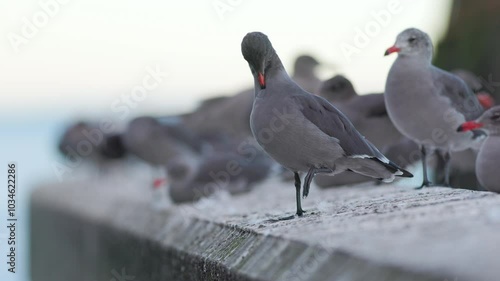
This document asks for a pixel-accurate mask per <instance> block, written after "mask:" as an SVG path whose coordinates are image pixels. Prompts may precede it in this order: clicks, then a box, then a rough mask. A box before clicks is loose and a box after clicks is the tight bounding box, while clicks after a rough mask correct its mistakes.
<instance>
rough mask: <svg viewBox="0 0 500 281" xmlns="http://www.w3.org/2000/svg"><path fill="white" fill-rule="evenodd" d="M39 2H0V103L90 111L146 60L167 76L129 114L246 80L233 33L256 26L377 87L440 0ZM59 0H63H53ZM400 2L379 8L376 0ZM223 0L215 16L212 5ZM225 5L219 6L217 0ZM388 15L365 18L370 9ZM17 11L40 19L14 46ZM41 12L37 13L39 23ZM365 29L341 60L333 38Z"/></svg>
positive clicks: (440, 19)
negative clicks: (395, 48)
mask: <svg viewBox="0 0 500 281" xmlns="http://www.w3.org/2000/svg"><path fill="white" fill-rule="evenodd" d="M55 1H56V0H40V1H15V0H9V1H1V2H0V34H2V40H1V41H0V92H1V97H2V101H1V102H0V111H1V112H2V113H9V112H10V111H13V110H15V111H18V112H19V111H29V112H34V113H45V112H47V113H50V112H52V113H53V112H70V113H72V114H92V113H95V112H96V111H97V110H109V108H110V106H111V104H112V103H113V102H114V101H116V100H119V98H120V95H122V94H127V95H129V94H130V92H131V91H132V89H133V88H134V87H135V86H138V85H139V86H140V85H141V84H142V80H143V79H144V77H145V76H146V75H147V71H146V67H148V66H151V67H153V68H154V67H155V66H156V65H158V66H159V67H160V69H161V70H162V71H164V72H168V73H169V76H168V77H167V78H165V79H163V81H162V82H161V83H160V84H159V86H158V87H157V88H155V89H154V90H152V91H151V92H150V93H149V94H148V95H147V97H146V98H145V99H144V100H143V101H141V102H140V103H139V105H138V107H137V108H135V109H134V110H136V112H137V113H143V112H155V113H166V114H167V113H169V112H170V111H173V110H176V111H179V110H183V109H186V108H188V107H189V106H190V105H192V104H193V103H194V101H195V100H200V99H202V98H205V97H208V96H211V95H216V94H226V95H229V94H233V93H235V92H236V91H238V90H240V89H243V88H245V87H248V86H250V85H252V78H251V74H250V71H249V69H248V65H247V63H246V61H244V60H243V58H242V56H241V52H240V43H241V40H242V38H243V36H244V35H245V34H246V33H247V32H250V31H262V32H264V33H266V34H267V35H268V36H269V38H270V39H271V41H272V42H273V45H274V47H275V49H276V50H277V52H278V54H279V55H280V57H281V59H282V61H283V62H284V63H285V67H286V68H287V69H288V70H289V72H291V71H292V69H291V66H292V64H293V60H294V57H295V56H296V55H298V54H301V53H303V52H307V53H310V54H312V55H314V56H315V57H317V59H318V60H320V61H321V62H324V63H325V64H333V65H335V69H333V70H332V69H329V68H326V67H325V68H323V69H321V71H320V75H321V77H322V78H328V77H329V76H331V75H333V74H337V73H342V74H345V75H346V76H347V77H348V78H350V79H351V80H352V81H353V83H354V85H355V87H356V89H357V90H358V92H360V93H366V92H374V91H382V90H383V88H384V84H385V77H386V75H387V72H388V69H389V67H390V65H391V64H392V62H393V60H394V59H395V56H392V57H384V56H383V53H384V51H385V49H386V48H387V47H390V46H391V45H392V44H393V43H394V40H395V37H396V35H397V34H398V33H399V32H400V31H402V30H403V29H405V28H408V27H417V28H420V29H422V30H424V31H426V32H428V33H429V34H430V36H431V38H432V39H433V41H434V42H437V40H439V39H440V38H441V37H442V36H443V33H444V31H445V29H446V25H447V22H448V14H449V9H450V4H451V1H450V0H447V1H435V0H422V1H411V0H400V1H398V0H391V1H389V0H372V1H360V0H351V1H336V0H328V1H327V0H324V1H320V0H310V1H289V0H288V1H285V0H274V1H265V0H252V1H250V0H220V1H219V0H217V1H213V0H203V1H200V0H195V1H165V0H149V1H138V0H135V1H134V0H109V1H98V0H85V1H82V0H64V1H65V2H67V3H66V4H57V6H53V5H52V6H51V9H50V11H53V12H52V14H53V15H52V17H50V16H49V17H48V20H47V21H46V22H45V23H44V19H46V18H44V13H46V12H44V9H43V8H42V7H41V6H40V4H39V3H45V2H52V3H56V2H55ZM60 2H63V0H60ZM389 2H395V3H399V6H400V11H399V12H398V13H395V14H393V13H391V12H390V11H388V8H387V7H388V3H389ZM214 4H219V6H221V7H222V6H224V5H229V6H231V5H232V6H231V7H230V10H227V11H225V13H223V14H222V18H221V17H220V16H219V13H218V12H217V11H216V9H215V8H214ZM229 6H226V7H229ZM382 10H385V11H388V13H391V18H390V19H389V20H388V22H387V24H385V23H384V25H385V26H381V25H380V24H375V25H376V26H379V27H380V30H377V27H376V26H374V21H375V19H374V17H373V13H379V12H380V11H382ZM23 18H26V19H28V21H29V22H31V23H33V21H37V23H38V25H44V26H41V27H40V28H37V29H38V30H37V31H36V33H34V32H31V33H28V35H29V36H30V37H32V38H25V37H24V38H25V39H23V40H25V41H23V42H22V43H20V45H19V46H18V49H19V52H18V53H16V52H15V48H14V47H13V46H12V44H11V43H10V40H12V38H13V37H16V36H17V37H16V38H22V37H21V36H23V33H22V29H23V28H24V29H26V24H25V21H24V19H23ZM40 22H41V23H40ZM357 28H358V29H361V30H364V29H366V28H372V32H373V34H372V35H370V36H368V38H369V40H368V42H367V44H366V46H363V47H362V48H359V53H356V54H353V55H352V57H351V58H350V60H348V59H346V57H345V56H344V55H343V53H342V51H341V45H342V44H344V45H345V44H351V45H352V46H356V45H355V44H354V42H353V39H354V37H355V35H356V29H357Z"/></svg>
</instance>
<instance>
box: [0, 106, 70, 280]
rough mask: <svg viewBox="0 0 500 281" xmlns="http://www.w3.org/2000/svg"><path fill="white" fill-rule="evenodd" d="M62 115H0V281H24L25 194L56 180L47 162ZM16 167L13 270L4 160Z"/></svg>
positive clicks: (26, 263)
mask: <svg viewBox="0 0 500 281" xmlns="http://www.w3.org/2000/svg"><path fill="white" fill-rule="evenodd" d="M61 120H63V119H62V117H58V116H52V117H47V116H43V117H38V118H37V117H35V116H31V118H30V119H27V118H26V116H24V117H23V116H12V115H9V116H1V115H0V158H1V161H0V170H1V171H0V174H2V177H1V179H2V180H1V183H0V219H1V224H0V257H1V258H0V264H1V266H0V280H9V281H10V280H12V281H28V280H30V276H29V196H30V193H31V191H32V189H33V188H34V187H36V186H37V185H39V184H40V183H41V182H46V181H56V180H57V178H56V176H55V174H54V173H53V171H52V168H51V164H52V163H53V162H54V161H55V160H56V159H57V153H56V152H57V151H56V149H55V145H54V144H55V143H56V141H57V138H58V136H59V134H60V131H61V129H62V128H63V123H62V121H61ZM10 162H15V163H16V166H17V179H16V188H17V193H16V195H17V199H16V205H17V206H16V209H17V210H16V211H17V215H16V216H17V219H18V222H17V225H16V226H17V227H16V240H17V241H16V252H17V253H16V256H17V259H16V273H15V274H12V273H10V272H8V271H7V264H6V262H7V260H6V259H7V257H6V255H7V253H8V252H7V249H8V248H9V247H10V246H9V245H7V240H6V237H7V230H8V229H7V228H6V226H5V225H6V224H7V220H6V219H7V216H8V215H7V206H6V205H7V188H6V187H7V178H6V175H7V163H10Z"/></svg>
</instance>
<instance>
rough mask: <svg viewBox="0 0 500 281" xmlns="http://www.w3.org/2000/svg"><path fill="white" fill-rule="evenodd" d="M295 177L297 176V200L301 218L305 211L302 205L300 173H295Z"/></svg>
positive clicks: (298, 213)
mask: <svg viewBox="0 0 500 281" xmlns="http://www.w3.org/2000/svg"><path fill="white" fill-rule="evenodd" d="M308 174H309V173H308ZM294 175H295V199H296V200H297V216H299V217H301V216H302V215H303V214H304V210H302V204H301V203H300V176H299V173H297V172H294Z"/></svg>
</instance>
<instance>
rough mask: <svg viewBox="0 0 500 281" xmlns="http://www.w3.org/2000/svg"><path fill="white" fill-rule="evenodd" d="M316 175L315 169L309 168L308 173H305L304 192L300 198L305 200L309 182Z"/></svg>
mask: <svg viewBox="0 0 500 281" xmlns="http://www.w3.org/2000/svg"><path fill="white" fill-rule="evenodd" d="M314 175H316V169H314V168H310V169H309V171H307V175H306V177H305V178H304V190H303V191H302V197H304V198H306V197H307V195H309V188H310V186H311V181H312V179H313V177H314Z"/></svg>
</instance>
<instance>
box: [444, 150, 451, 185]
mask: <svg viewBox="0 0 500 281" xmlns="http://www.w3.org/2000/svg"><path fill="white" fill-rule="evenodd" d="M443 160H444V186H447V187H450V186H451V185H450V171H451V156H450V152H449V151H445V152H443Z"/></svg>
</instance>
